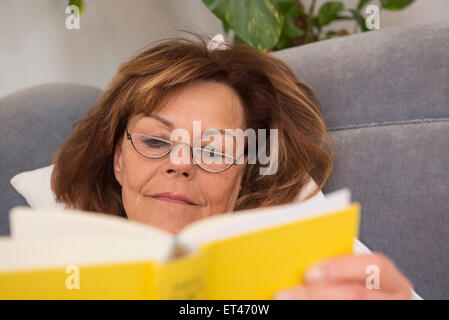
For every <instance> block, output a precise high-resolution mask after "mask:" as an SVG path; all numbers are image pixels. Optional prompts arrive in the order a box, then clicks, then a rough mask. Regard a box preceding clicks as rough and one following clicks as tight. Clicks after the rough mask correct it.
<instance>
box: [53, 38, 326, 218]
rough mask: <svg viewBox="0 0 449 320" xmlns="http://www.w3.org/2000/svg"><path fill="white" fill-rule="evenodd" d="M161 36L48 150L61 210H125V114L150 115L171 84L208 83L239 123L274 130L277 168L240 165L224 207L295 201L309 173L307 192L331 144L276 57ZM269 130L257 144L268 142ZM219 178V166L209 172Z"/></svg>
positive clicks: (308, 100)
mask: <svg viewBox="0 0 449 320" xmlns="http://www.w3.org/2000/svg"><path fill="white" fill-rule="evenodd" d="M193 35H194V36H195V38H196V39H188V38H185V37H175V38H169V39H163V40H160V41H157V42H156V43H153V45H152V46H151V47H149V48H144V49H143V50H141V51H142V52H140V53H138V54H137V55H135V56H134V57H132V58H131V59H129V60H128V61H126V62H124V63H122V64H121V65H120V67H119V69H118V72H117V74H116V75H115V76H114V78H113V79H112V81H111V82H110V83H109V85H108V86H107V88H106V89H105V90H104V91H103V93H102V94H101V96H100V97H99V98H98V100H97V101H96V102H95V104H94V105H93V107H92V108H91V109H90V111H89V112H88V114H87V116H86V117H85V118H83V119H82V120H80V121H78V122H77V123H76V124H75V125H74V129H73V134H72V136H71V137H70V138H69V139H68V140H67V141H66V142H65V143H64V144H63V145H62V146H61V148H60V149H59V150H58V151H57V152H56V153H55V155H54V156H53V162H54V169H53V172H52V176H51V187H52V189H53V192H54V193H55V196H56V200H57V201H59V202H63V203H65V204H66V207H68V208H76V209H80V210H86V211H95V212H101V213H106V214H112V215H118V216H124V217H126V212H125V210H124V207H123V203H122V197H121V186H120V184H119V183H118V181H116V179H115V175H114V169H113V159H114V149H115V146H116V145H117V143H118V142H119V141H120V139H122V137H123V135H124V131H125V127H126V125H127V122H128V119H129V118H130V117H131V116H132V115H135V114H141V113H143V114H152V113H154V112H156V111H157V110H159V109H160V108H163V107H164V103H166V102H167V100H168V98H169V97H170V96H171V94H173V93H174V92H175V91H176V90H178V89H180V88H183V87H186V86H188V85H189V84H191V83H193V82H195V81H217V82H220V83H223V84H226V85H228V86H229V87H231V88H232V89H234V90H235V92H236V93H237V94H238V96H239V97H240V100H241V102H242V105H243V108H244V114H245V120H246V127H247V128H253V129H255V130H257V129H266V130H267V132H269V129H278V139H279V140H278V169H277V172H276V174H274V175H260V174H259V168H260V167H261V165H260V164H259V163H256V164H247V165H246V166H247V167H246V170H245V172H244V176H243V179H242V188H241V191H240V193H239V195H238V199H237V203H236V207H235V209H234V210H241V209H247V208H254V207H258V206H268V205H279V204H284V203H289V202H293V201H295V199H296V198H297V196H298V195H299V194H301V192H302V189H303V187H305V186H306V185H307V184H308V183H309V182H310V178H312V179H313V180H314V181H315V183H316V184H317V188H316V189H315V190H314V191H313V192H312V193H310V194H309V195H308V197H307V198H306V199H308V198H310V197H313V196H314V195H316V194H317V193H318V192H319V191H320V190H321V188H322V187H323V186H324V184H325V183H326V181H327V179H328V177H329V175H330V172H331V170H332V162H333V156H334V151H333V145H332V142H331V140H330V138H329V136H328V134H327V129H326V125H325V122H324V118H323V115H322V113H321V111H320V109H319V107H318V100H317V98H316V96H315V94H314V92H313V91H312V90H311V88H310V87H309V86H307V85H306V84H305V83H304V82H302V81H300V80H299V79H298V78H297V77H296V76H295V74H294V72H293V71H292V69H291V68H290V67H289V66H288V65H287V64H286V63H285V62H284V61H282V60H281V59H279V58H276V57H274V56H272V55H270V54H269V53H265V52H260V51H257V50H256V49H253V48H251V47H248V46H246V45H242V44H238V43H228V42H225V43H223V44H222V47H221V48H218V49H214V50H212V49H209V48H208V41H209V40H210V38H209V37H206V36H200V35H198V34H195V33H193ZM269 140H270V139H269V135H267V141H266V144H267V148H268V149H269ZM217 177H219V174H217Z"/></svg>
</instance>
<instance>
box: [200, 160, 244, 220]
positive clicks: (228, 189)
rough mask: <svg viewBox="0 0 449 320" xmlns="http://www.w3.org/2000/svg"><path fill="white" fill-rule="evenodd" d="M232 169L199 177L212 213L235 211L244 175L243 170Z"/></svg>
mask: <svg viewBox="0 0 449 320" xmlns="http://www.w3.org/2000/svg"><path fill="white" fill-rule="evenodd" d="M232 169H233V168H231V169H229V170H227V171H225V172H222V173H217V174H214V175H202V176H201V177H198V179H199V184H200V186H201V191H202V193H203V194H204V196H205V197H206V198H207V200H208V202H209V207H210V210H211V211H212V213H223V212H227V211H232V210H233V209H234V205H235V201H236V200H237V196H238V194H239V189H240V183H241V177H242V173H241V170H232ZM236 169H237V167H236Z"/></svg>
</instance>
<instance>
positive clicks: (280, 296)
mask: <svg viewBox="0 0 449 320" xmlns="http://www.w3.org/2000/svg"><path fill="white" fill-rule="evenodd" d="M274 299H275V300H294V299H293V295H292V293H291V292H289V291H281V292H278V293H276V294H275V296H274Z"/></svg>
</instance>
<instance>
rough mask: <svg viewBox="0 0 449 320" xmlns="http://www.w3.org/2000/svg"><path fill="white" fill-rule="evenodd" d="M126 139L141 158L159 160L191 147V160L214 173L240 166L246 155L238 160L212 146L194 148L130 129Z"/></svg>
mask: <svg viewBox="0 0 449 320" xmlns="http://www.w3.org/2000/svg"><path fill="white" fill-rule="evenodd" d="M126 138H127V139H128V140H130V141H131V144H132V146H133V147H134V150H136V151H137V153H139V154H140V155H141V156H143V157H145V158H150V159H159V158H162V157H165V156H166V155H168V154H170V153H171V152H172V151H173V150H174V149H175V147H177V146H181V145H186V146H188V147H189V151H190V156H191V159H193V162H194V163H195V164H196V165H198V167H200V168H201V169H202V170H204V171H207V172H212V173H219V172H223V171H225V170H227V169H229V168H230V167H232V165H234V164H238V163H239V160H240V158H241V157H242V156H244V155H245V154H246V148H245V152H244V153H242V154H241V155H240V156H239V157H238V158H237V157H235V156H234V155H229V154H226V153H223V152H221V151H219V150H216V149H214V148H213V147H212V146H209V145H208V146H206V147H202V148H193V149H192V147H191V146H190V145H189V144H187V143H184V142H179V143H174V142H172V141H169V140H165V139H162V138H160V137H154V136H150V135H145V134H141V133H133V134H130V133H129V132H128V128H126Z"/></svg>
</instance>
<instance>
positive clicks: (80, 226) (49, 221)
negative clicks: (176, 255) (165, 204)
mask: <svg viewBox="0 0 449 320" xmlns="http://www.w3.org/2000/svg"><path fill="white" fill-rule="evenodd" d="M10 225H11V237H12V238H13V239H17V240H19V239H23V240H25V239H31V240H34V239H40V238H51V239H55V237H57V240H56V241H59V239H60V238H63V237H78V238H79V239H82V238H84V237H95V239H99V238H100V237H102V236H103V237H115V238H117V239H124V238H132V239H136V241H140V242H142V243H145V244H146V251H151V250H152V251H153V252H154V255H155V256H157V257H158V260H161V259H162V260H165V259H167V258H168V257H169V255H170V253H171V250H172V247H173V246H174V237H173V236H172V235H171V234H170V233H168V232H165V231H163V230H160V229H157V228H154V227H152V226H148V225H145V224H143V223H139V222H134V221H130V220H127V219H124V218H121V217H116V216H111V215H105V214H98V213H90V212H84V211H77V210H57V209H53V210H33V209H31V208H28V207H15V208H13V209H12V210H11V211H10ZM129 241H132V240H129ZM124 254H125V253H124ZM145 254H147V253H145Z"/></svg>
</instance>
